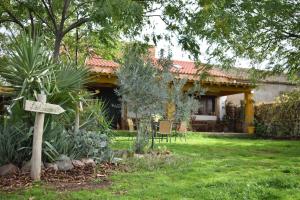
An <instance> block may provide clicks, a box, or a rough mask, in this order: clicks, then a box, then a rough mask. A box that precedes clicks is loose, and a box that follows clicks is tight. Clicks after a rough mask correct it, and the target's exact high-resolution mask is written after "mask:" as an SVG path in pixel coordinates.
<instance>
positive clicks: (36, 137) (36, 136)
mask: <svg viewBox="0 0 300 200" xmlns="http://www.w3.org/2000/svg"><path fill="white" fill-rule="evenodd" d="M46 100H47V97H46V95H44V94H39V95H38V96H37V101H30V100H26V101H25V108H24V109H25V110H26V111H31V112H36V115H35V122H34V132H33V143H32V156H31V161H30V162H31V173H30V175H31V178H32V179H33V180H35V181H38V180H40V178H41V163H42V142H43V129H44V119H45V113H49V114H60V113H63V112H64V111H65V110H64V109H63V108H62V107H60V106H59V105H55V104H49V103H46Z"/></svg>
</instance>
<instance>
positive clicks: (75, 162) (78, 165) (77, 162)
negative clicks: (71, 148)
mask: <svg viewBox="0 0 300 200" xmlns="http://www.w3.org/2000/svg"><path fill="white" fill-rule="evenodd" d="M72 164H73V166H74V167H79V168H82V167H84V166H85V164H84V162H82V161H80V160H72Z"/></svg>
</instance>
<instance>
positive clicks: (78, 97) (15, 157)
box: [0, 34, 110, 165]
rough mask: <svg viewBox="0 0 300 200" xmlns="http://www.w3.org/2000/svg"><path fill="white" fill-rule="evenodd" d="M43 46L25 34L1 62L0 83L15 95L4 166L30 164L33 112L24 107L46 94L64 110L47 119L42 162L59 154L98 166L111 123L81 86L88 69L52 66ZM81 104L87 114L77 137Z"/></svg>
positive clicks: (5, 131) (3, 130)
mask: <svg viewBox="0 0 300 200" xmlns="http://www.w3.org/2000/svg"><path fill="white" fill-rule="evenodd" d="M43 44H44V40H43V38H42V37H34V38H31V37H28V35H26V34H22V35H20V36H19V37H18V38H13V40H12V48H11V50H10V51H9V56H8V57H7V60H6V61H5V62H2V63H1V68H0V72H1V78H2V79H4V81H5V83H6V84H7V85H8V86H10V87H12V88H13V89H14V93H12V94H11V97H12V99H13V100H12V102H10V106H9V116H6V118H9V119H8V120H6V121H5V127H7V128H5V127H4V128H3V127H1V136H0V137H1V143H2V142H3V146H1V148H0V154H1V160H0V162H1V163H2V162H3V163H4V164H5V163H6V162H12V163H15V164H18V165H21V164H22V162H23V161H28V160H30V157H31V149H32V130H33V125H34V113H32V112H26V111H24V108H23V102H24V101H25V100H28V99H30V100H35V97H36V95H37V94H39V93H41V92H44V93H45V94H46V95H47V102H51V103H54V104H59V105H62V107H63V108H64V109H65V110H66V112H65V113H64V114H62V115H58V116H54V115H46V116H45V125H44V133H43V148H42V158H43V161H46V162H51V161H54V160H55V159H56V158H57V157H58V156H59V155H60V154H66V155H69V156H71V157H74V158H81V157H82V156H84V157H85V156H92V157H97V158H98V160H99V161H101V160H104V159H108V157H110V156H109V148H108V143H107V144H106V145H105V147H103V141H106V140H107V139H106V138H105V137H104V135H106V137H108V135H109V134H110V121H109V120H107V114H106V111H105V105H104V103H102V102H100V101H88V100H86V99H87V98H86V97H87V95H86V92H84V91H83V85H84V84H85V83H86V82H87V80H88V71H87V69H86V68H83V67H78V66H76V65H73V64H64V63H59V62H53V60H52V59H51V56H50V54H49V53H48V51H47V50H46V49H45V48H44V47H43ZM89 97H90V96H89ZM79 101H81V102H84V106H85V108H86V109H85V111H84V112H83V113H82V119H83V120H84V121H83V123H82V125H83V126H82V132H80V133H77V134H76V135H75V134H74V133H73V132H74V130H73V123H74V121H75V120H74V119H75V114H74V113H75V110H76V107H77V105H78V102H79ZM106 142H107V141H106ZM8 144H9V145H8ZM99 145H100V146H99ZM101 145H102V146H101Z"/></svg>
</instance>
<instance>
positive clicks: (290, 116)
mask: <svg viewBox="0 0 300 200" xmlns="http://www.w3.org/2000/svg"><path fill="white" fill-rule="evenodd" d="M299 111H300V93H299V91H293V92H290V93H286V94H283V95H281V96H280V97H279V98H278V99H277V100H276V102H275V103H273V104H262V105H259V106H256V108H255V128H256V134H257V135H259V136H266V137H277V136H279V137H299V136H300V115H299Z"/></svg>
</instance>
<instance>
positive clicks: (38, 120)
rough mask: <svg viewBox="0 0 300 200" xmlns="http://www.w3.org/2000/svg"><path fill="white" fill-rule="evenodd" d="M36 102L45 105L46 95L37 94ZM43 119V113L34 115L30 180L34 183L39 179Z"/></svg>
mask: <svg viewBox="0 0 300 200" xmlns="http://www.w3.org/2000/svg"><path fill="white" fill-rule="evenodd" d="M37 100H38V101H39V102H42V103H46V95H44V94H39V95H38V97H37ZM44 119H45V113H36V115H35V122H34V132H33V143H32V157H31V178H32V179H33V180H35V181H39V180H40V178H41V163H42V143H43V128H44V127H43V126H44Z"/></svg>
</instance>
